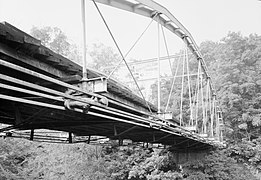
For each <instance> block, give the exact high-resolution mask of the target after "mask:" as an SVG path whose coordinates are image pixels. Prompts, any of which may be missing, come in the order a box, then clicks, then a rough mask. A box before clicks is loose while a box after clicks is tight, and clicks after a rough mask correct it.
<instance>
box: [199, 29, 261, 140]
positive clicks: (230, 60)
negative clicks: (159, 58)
mask: <svg viewBox="0 0 261 180" xmlns="http://www.w3.org/2000/svg"><path fill="white" fill-rule="evenodd" d="M260 48H261V36H258V35H255V34H254V35H250V36H249V37H243V36H242V35H241V34H240V33H229V34H228V35H227V37H225V38H223V39H222V40H221V42H219V43H213V42H205V43H202V44H201V49H202V53H203V55H204V57H205V58H206V61H207V63H208V64H209V65H210V71H211V72H212V77H214V84H215V85H216V88H217V94H218V99H219V101H220V104H221V107H222V109H223V114H224V116H223V117H224V119H225V120H226V125H227V126H228V127H230V128H231V129H233V133H232V135H233V136H232V137H234V138H233V140H241V139H242V138H247V139H248V140H251V139H252V138H257V137H258V134H260V125H261V119H260V116H261V114H260V112H261V106H260V96H261V90H260V82H261V73H260V69H261V53H260Z"/></svg>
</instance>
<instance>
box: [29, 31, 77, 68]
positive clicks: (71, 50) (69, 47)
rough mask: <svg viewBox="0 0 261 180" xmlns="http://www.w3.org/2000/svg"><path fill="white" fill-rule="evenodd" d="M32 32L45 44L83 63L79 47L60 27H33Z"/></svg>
mask: <svg viewBox="0 0 261 180" xmlns="http://www.w3.org/2000/svg"><path fill="white" fill-rule="evenodd" d="M30 34H31V35H32V36H33V37H35V38H36V39H39V40H40V41H41V43H42V45H43V46H46V47H48V48H50V49H51V50H53V51H54V52H56V53H58V54H61V55H63V56H66V57H68V58H69V59H70V60H72V61H74V62H76V63H79V64H80V63H81V55H80V52H79V49H78V47H77V46H76V45H75V44H73V43H70V42H69V40H68V37H67V36H66V34H65V33H64V32H62V30H61V29H60V28H58V27H50V26H46V27H43V28H38V27H33V28H32V29H31V31H30Z"/></svg>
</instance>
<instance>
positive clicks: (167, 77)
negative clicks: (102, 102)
mask: <svg viewBox="0 0 261 180" xmlns="http://www.w3.org/2000/svg"><path fill="white" fill-rule="evenodd" d="M201 74H202V75H203V74H204V73H201ZM197 75H198V74H184V75H176V76H164V77H160V79H175V78H181V77H182V76H185V77H187V76H197ZM157 79H158V78H157V77H155V78H146V79H138V80H137V81H138V82H142V81H152V80H157ZM124 83H125V84H128V83H133V81H128V82H124Z"/></svg>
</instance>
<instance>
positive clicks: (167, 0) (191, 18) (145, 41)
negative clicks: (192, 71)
mask: <svg viewBox="0 0 261 180" xmlns="http://www.w3.org/2000/svg"><path fill="white" fill-rule="evenodd" d="M157 2H158V3H160V4H162V5H163V6H165V7H166V8H167V9H168V10H169V11H170V12H171V13H172V14H173V15H174V16H175V17H176V18H177V19H178V20H179V21H180V22H181V23H182V24H183V25H184V26H185V27H186V28H187V29H188V30H189V31H190V33H191V34H192V36H193V37H194V39H195V40H196V42H197V44H198V45H199V44H200V43H201V42H202V41H205V40H212V41H218V40H220V39H221V38H223V37H225V36H226V35H227V33H228V32H229V31H235V32H238V31H241V33H242V34H243V35H249V34H251V33H257V34H259V35H261V1H258V0H158V1H157ZM80 4H81V2H80V0H0V22H2V21H7V22H9V23H11V24H12V25H14V26H16V27H18V28H20V29H22V30H24V31H25V32H29V31H30V29H31V28H32V27H33V26H37V27H43V26H53V27H54V26H56V27H59V28H60V29H61V30H62V31H64V32H65V34H66V35H67V36H68V37H69V39H70V40H71V41H72V42H74V43H76V44H78V45H80V44H81V37H82V32H81V14H80V13H81V9H80ZM98 5H99V6H100V8H101V11H102V13H103V14H104V16H105V18H106V20H107V21H108V24H109V26H110V27H111V29H112V32H113V34H114V35H115V37H116V39H117V41H118V43H119V45H120V47H121V48H122V51H123V52H127V51H128V49H129V48H130V47H131V46H132V44H133V43H134V42H135V40H136V39H137V37H138V36H139V34H140V33H141V32H143V30H144V29H145V27H146V26H147V25H148V23H149V22H150V19H148V18H144V17H141V16H139V15H135V14H132V13H130V12H125V11H122V10H118V9H115V8H111V7H108V6H104V5H100V4H98ZM86 13H87V44H88V45H90V44H92V43H93V42H102V43H104V44H106V45H108V46H112V47H115V46H114V45H113V43H112V40H111V38H110V36H109V34H108V32H107V30H106V28H105V26H104V24H103V23H102V21H101V18H100V17H99V15H98V13H97V11H96V9H95V7H94V5H93V3H92V2H91V1H89V0H87V1H86ZM166 36H167V38H168V44H169V48H170V49H171V50H170V53H171V54H173V53H174V52H177V51H179V49H180V48H181V42H180V41H179V40H178V38H177V37H175V36H173V35H172V34H170V33H169V32H166ZM161 41H162V38H161ZM156 44H157V25H156V23H153V24H152V26H151V27H150V29H149V30H148V32H146V34H145V35H144V37H143V38H142V39H141V41H140V43H139V44H138V45H137V47H136V48H135V49H134V50H133V51H132V53H131V54H130V57H134V58H138V59H139V58H140V59H142V58H143V59H144V58H152V57H156V56H157V53H156V52H157V45H156ZM161 44H162V46H163V41H162V42H161ZM161 49H162V50H161V51H162V52H161V54H162V55H166V52H165V48H164V46H163V47H162V48H161ZM144 52H146V55H144Z"/></svg>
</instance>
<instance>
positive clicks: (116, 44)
mask: <svg viewBox="0 0 261 180" xmlns="http://www.w3.org/2000/svg"><path fill="white" fill-rule="evenodd" d="M92 1H93V3H94V5H95V7H96V9H97V11H98V12H99V14H100V16H101V18H102V20H103V22H104V24H105V26H106V28H107V30H108V32H109V34H110V36H111V38H112V40H113V42H114V44H115V46H116V47H117V49H118V51H119V53H120V55H121V57H122V59H123V61H124V63H125V65H126V67H127V69H128V71H129V73H130V75H131V77H132V78H133V80H134V82H135V84H136V86H137V88H138V90H139V92H140V95H141V96H142V98H143V100H144V102H145V103H146V105H147V107H148V109H149V111H150V113H152V111H151V108H150V106H149V104H148V102H147V101H146V99H145V97H144V95H143V93H142V91H141V89H140V87H139V85H138V82H137V81H136V79H135V77H134V75H133V73H132V72H131V69H130V67H129V65H128V63H127V61H126V59H125V58H124V56H123V54H122V51H121V49H120V47H119V45H118V43H117V42H116V40H115V38H114V36H113V34H112V32H111V30H110V28H109V26H108V24H107V23H106V21H105V19H104V17H103V15H102V13H101V11H100V9H99V7H98V5H97V4H96V2H95V0H92Z"/></svg>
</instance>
